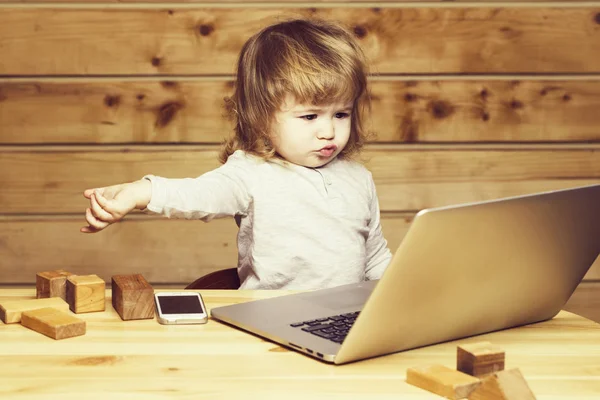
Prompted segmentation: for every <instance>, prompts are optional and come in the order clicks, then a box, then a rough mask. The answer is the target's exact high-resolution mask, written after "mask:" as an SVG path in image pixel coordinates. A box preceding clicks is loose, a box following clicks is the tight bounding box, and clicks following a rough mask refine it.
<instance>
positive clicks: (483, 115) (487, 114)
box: [481, 111, 490, 121]
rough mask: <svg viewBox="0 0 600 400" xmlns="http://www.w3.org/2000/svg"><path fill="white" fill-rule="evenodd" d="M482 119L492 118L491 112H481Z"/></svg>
mask: <svg viewBox="0 0 600 400" xmlns="http://www.w3.org/2000/svg"><path fill="white" fill-rule="evenodd" d="M481 119H482V120H484V121H489V120H490V114H489V113H487V112H485V111H484V112H483V113H481Z"/></svg>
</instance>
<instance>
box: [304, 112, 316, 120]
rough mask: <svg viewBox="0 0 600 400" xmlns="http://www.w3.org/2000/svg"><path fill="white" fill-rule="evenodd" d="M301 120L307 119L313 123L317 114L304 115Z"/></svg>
mask: <svg viewBox="0 0 600 400" xmlns="http://www.w3.org/2000/svg"><path fill="white" fill-rule="evenodd" d="M300 118H302V119H305V120H307V121H312V120H313V119H315V118H317V114H308V115H303V116H301V117H300Z"/></svg>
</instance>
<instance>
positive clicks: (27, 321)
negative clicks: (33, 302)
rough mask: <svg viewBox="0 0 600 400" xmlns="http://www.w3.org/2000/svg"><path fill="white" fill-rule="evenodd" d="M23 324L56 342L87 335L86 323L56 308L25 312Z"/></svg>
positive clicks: (22, 319)
mask: <svg viewBox="0 0 600 400" xmlns="http://www.w3.org/2000/svg"><path fill="white" fill-rule="evenodd" d="M21 324H22V325H23V326H24V327H26V328H29V329H32V330H34V331H36V332H39V333H41V334H43V335H46V336H48V337H50V338H52V339H55V340H61V339H67V338H70V337H75V336H81V335H85V327H86V324H85V321H84V320H82V319H79V318H77V317H75V316H74V315H73V314H71V313H69V312H65V311H60V310H57V309H55V308H41V309H38V310H31V311H24V312H23V314H22V316H21Z"/></svg>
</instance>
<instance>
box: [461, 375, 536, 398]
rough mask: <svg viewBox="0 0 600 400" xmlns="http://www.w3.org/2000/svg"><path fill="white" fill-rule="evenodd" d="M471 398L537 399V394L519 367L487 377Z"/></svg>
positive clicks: (472, 393)
mask: <svg viewBox="0 0 600 400" xmlns="http://www.w3.org/2000/svg"><path fill="white" fill-rule="evenodd" d="M469 400H535V395H534V394H533V392H532V391H531V389H530V388H529V385H527V381H526V380H525V378H524V377H523V374H521V371H520V370H519V369H518V368H514V369H509V370H504V371H499V372H495V373H494V374H492V375H489V376H487V377H485V378H484V379H483V380H482V381H481V385H479V386H478V387H477V388H476V389H475V390H474V391H473V392H471V394H470V395H469Z"/></svg>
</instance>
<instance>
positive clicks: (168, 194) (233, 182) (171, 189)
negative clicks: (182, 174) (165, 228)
mask: <svg viewBox="0 0 600 400" xmlns="http://www.w3.org/2000/svg"><path fill="white" fill-rule="evenodd" d="M251 167H252V162H251V161H248V160H246V159H245V155H244V154H243V153H242V154H240V153H234V154H233V155H231V156H230V157H229V159H228V160H227V162H226V163H225V164H223V165H222V166H220V167H219V168H217V169H214V170H212V171H210V172H207V173H205V174H203V175H201V176H199V177H197V178H184V179H168V178H163V177H159V176H154V175H146V176H144V179H148V180H149V181H150V182H151V184H152V197H151V199H150V203H149V204H148V206H147V208H146V210H147V211H150V212H152V213H157V214H161V215H164V216H167V217H169V218H185V219H199V220H202V221H205V222H208V221H210V220H211V219H213V218H222V217H232V216H236V215H246V213H247V210H248V208H249V206H250V203H251V195H250V187H251V179H252V171H253V168H251Z"/></svg>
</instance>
